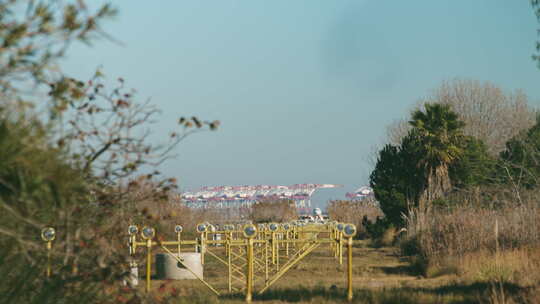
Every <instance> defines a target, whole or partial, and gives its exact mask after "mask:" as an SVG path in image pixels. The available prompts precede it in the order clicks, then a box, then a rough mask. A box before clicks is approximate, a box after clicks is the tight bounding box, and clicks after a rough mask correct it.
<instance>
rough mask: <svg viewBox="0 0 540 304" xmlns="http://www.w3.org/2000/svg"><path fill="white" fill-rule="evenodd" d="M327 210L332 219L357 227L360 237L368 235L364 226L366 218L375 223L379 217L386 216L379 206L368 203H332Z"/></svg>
mask: <svg viewBox="0 0 540 304" xmlns="http://www.w3.org/2000/svg"><path fill="white" fill-rule="evenodd" d="M327 210H328V216H329V217H330V219H332V220H336V221H339V222H343V223H352V224H354V225H356V229H357V231H358V234H359V235H363V234H365V233H366V228H365V227H364V225H363V224H362V221H363V220H364V217H365V218H366V219H367V220H369V221H371V222H374V221H375V220H376V219H377V218H378V217H379V218H382V217H383V216H384V214H383V212H382V210H381V209H380V208H379V207H378V206H377V205H375V204H374V203H373V202H367V201H366V202H364V201H361V202H355V201H331V202H330V204H328V207H327Z"/></svg>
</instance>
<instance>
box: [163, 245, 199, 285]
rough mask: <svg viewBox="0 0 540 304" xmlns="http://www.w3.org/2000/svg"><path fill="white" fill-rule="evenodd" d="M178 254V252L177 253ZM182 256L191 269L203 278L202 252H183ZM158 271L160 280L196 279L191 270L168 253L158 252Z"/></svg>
mask: <svg viewBox="0 0 540 304" xmlns="http://www.w3.org/2000/svg"><path fill="white" fill-rule="evenodd" d="M175 255H176V256H178V254H175ZM180 258H182V259H184V264H186V266H187V267H189V269H191V270H192V271H193V272H195V273H196V274H197V275H198V276H199V277H201V278H203V265H202V264H201V254H200V253H196V252H186V253H184V252H182V253H181V254H180ZM156 272H157V279H158V280H168V279H170V280H196V279H197V277H195V276H194V275H193V274H192V273H191V272H190V271H189V270H187V269H186V268H184V266H183V265H182V264H181V263H179V262H178V261H177V260H176V259H175V258H173V257H172V256H170V255H169V254H167V253H157V254H156Z"/></svg>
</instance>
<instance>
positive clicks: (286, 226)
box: [283, 223, 291, 230]
mask: <svg viewBox="0 0 540 304" xmlns="http://www.w3.org/2000/svg"><path fill="white" fill-rule="evenodd" d="M283 229H285V230H289V229H291V225H289V223H285V224H283Z"/></svg>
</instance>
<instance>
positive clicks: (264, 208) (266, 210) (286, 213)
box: [250, 200, 298, 223]
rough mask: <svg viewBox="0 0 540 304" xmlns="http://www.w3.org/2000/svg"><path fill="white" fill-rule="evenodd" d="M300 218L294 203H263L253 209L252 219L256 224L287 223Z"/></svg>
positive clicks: (256, 204)
mask: <svg viewBox="0 0 540 304" xmlns="http://www.w3.org/2000/svg"><path fill="white" fill-rule="evenodd" d="M297 218H298V213H297V211H296V205H295V204H294V202H293V201H289V200H281V201H261V202H258V203H255V204H254V205H253V206H252V207H251V215H250V219H251V220H252V221H253V222H256V223H264V222H287V221H291V220H295V219H297Z"/></svg>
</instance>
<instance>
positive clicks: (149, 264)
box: [146, 239, 152, 292]
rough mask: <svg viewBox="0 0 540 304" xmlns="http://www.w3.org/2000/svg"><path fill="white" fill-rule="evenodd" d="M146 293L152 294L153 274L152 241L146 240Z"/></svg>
mask: <svg viewBox="0 0 540 304" xmlns="http://www.w3.org/2000/svg"><path fill="white" fill-rule="evenodd" d="M146 247H147V248H148V250H147V255H146V292H150V274H151V272H152V239H148V240H146Z"/></svg>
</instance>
